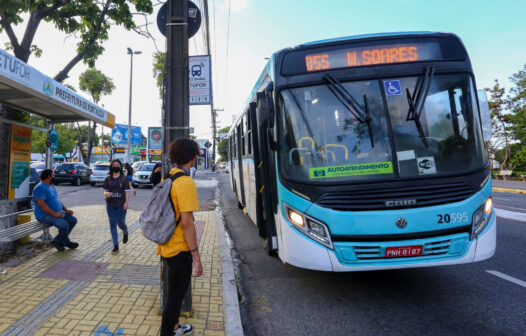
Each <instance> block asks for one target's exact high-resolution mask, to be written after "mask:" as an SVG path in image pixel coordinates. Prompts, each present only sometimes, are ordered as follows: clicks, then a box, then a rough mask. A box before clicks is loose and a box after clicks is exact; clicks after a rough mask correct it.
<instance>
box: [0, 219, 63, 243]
mask: <svg viewBox="0 0 526 336" xmlns="http://www.w3.org/2000/svg"><path fill="white" fill-rule="evenodd" d="M38 231H43V233H42V235H41V236H40V237H39V238H40V239H41V240H44V241H51V240H53V237H52V236H51V235H50V234H49V225H48V224H44V223H41V222H39V221H37V220H33V221H30V222H27V223H23V224H19V225H15V226H13V227H10V228H8V229H4V230H0V242H2V243H9V242H13V241H15V240H17V239H20V238H23V237H26V236H29V235H30V234H32V233H35V232H38Z"/></svg>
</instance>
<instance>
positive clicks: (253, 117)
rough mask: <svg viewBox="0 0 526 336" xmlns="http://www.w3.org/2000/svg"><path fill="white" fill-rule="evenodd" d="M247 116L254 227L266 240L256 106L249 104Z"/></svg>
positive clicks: (261, 163) (261, 164)
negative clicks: (250, 141) (253, 196)
mask: <svg viewBox="0 0 526 336" xmlns="http://www.w3.org/2000/svg"><path fill="white" fill-rule="evenodd" d="M248 115H249V118H250V121H251V125H252V134H251V136H252V153H253V155H254V175H255V178H256V181H255V184H256V188H255V189H256V221H255V222H256V225H257V227H258V229H259V236H260V237H263V238H266V237H267V234H266V232H267V229H266V226H265V225H266V224H265V214H264V213H263V189H262V188H263V185H264V183H263V172H262V170H261V168H262V167H263V161H262V160H261V154H260V149H259V148H260V145H259V132H260V130H259V127H258V122H257V120H258V119H257V104H256V103H254V102H252V103H250V106H249V110H248Z"/></svg>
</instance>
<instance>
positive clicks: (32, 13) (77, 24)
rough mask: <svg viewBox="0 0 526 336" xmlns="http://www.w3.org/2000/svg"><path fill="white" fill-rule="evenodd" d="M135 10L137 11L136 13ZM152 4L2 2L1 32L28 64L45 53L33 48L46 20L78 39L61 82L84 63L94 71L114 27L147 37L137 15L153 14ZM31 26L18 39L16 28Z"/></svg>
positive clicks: (134, 0)
mask: <svg viewBox="0 0 526 336" xmlns="http://www.w3.org/2000/svg"><path fill="white" fill-rule="evenodd" d="M132 7H134V9H132ZM152 11H153V5H152V1H151V0H100V1H91V0H31V1H27V0H2V1H0V13H2V15H1V17H0V32H3V31H5V32H6V33H7V35H8V37H9V40H10V47H11V48H12V50H13V51H14V53H15V56H16V57H17V58H19V59H21V60H22V61H24V62H27V61H28V59H29V57H30V56H31V55H35V56H37V57H39V56H40V55H41V54H42V50H41V49H40V48H39V47H38V46H37V45H34V44H33V39H34V37H35V34H36V31H37V30H38V27H39V26H40V23H41V21H42V20H44V21H46V22H50V23H52V24H53V25H54V26H55V28H57V29H58V30H60V31H62V32H64V33H65V34H68V35H71V36H75V37H76V38H77V39H78V43H77V56H75V58H73V60H72V61H71V62H73V63H71V62H70V63H69V64H68V65H67V66H66V67H65V68H64V69H63V71H61V72H60V73H59V74H58V75H57V78H56V79H57V80H58V81H62V80H64V79H65V78H67V73H68V72H69V70H71V68H72V67H73V66H74V65H75V64H76V63H78V62H79V61H80V60H83V61H84V63H86V64H88V65H89V66H90V67H93V66H94V65H95V61H96V60H97V58H98V57H99V56H100V55H101V54H102V52H103V51H104V47H103V43H104V42H105V41H106V40H107V39H108V34H109V29H110V27H111V26H113V25H118V26H121V27H124V28H125V29H127V30H131V29H134V30H136V31H138V32H139V33H142V34H143V35H147V34H146V33H145V32H144V31H143V28H142V27H137V25H136V24H135V22H134V15H136V14H139V15H140V14H151V13H152ZM27 16H29V19H27V26H26V29H25V31H24V33H23V38H22V39H18V38H17V37H16V34H15V33H14V30H15V29H14V28H13V26H17V25H19V24H21V23H23V22H24V18H27Z"/></svg>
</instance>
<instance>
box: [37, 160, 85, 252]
mask: <svg viewBox="0 0 526 336" xmlns="http://www.w3.org/2000/svg"><path fill="white" fill-rule="evenodd" d="M52 181H53V171H52V170H51V169H44V170H43V171H42V173H40V183H39V184H37V185H36V187H35V189H33V203H34V204H35V217H36V218H37V220H38V221H40V222H42V223H45V224H49V225H53V226H55V227H56V228H57V229H58V235H57V236H56V237H55V239H53V241H52V242H51V244H52V245H53V246H54V247H55V248H56V249H57V250H59V251H64V247H69V248H71V249H74V248H77V247H78V246H79V244H77V243H74V242H72V241H70V240H69V234H70V233H71V230H73V227H74V226H75V224H77V219H76V218H75V217H73V211H71V210H68V209H66V207H65V206H64V204H62V202H60V200H59V199H58V194H57V190H56V189H55V187H54V186H53V185H52Z"/></svg>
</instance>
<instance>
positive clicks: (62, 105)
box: [0, 50, 115, 199]
mask: <svg viewBox="0 0 526 336" xmlns="http://www.w3.org/2000/svg"><path fill="white" fill-rule="evenodd" d="M0 104H1V105H3V106H7V107H11V108H13V109H16V110H19V111H24V112H29V113H32V114H35V115H39V116H41V117H43V118H45V119H46V120H47V121H48V123H47V124H48V127H46V128H42V127H37V126H34V125H29V124H25V123H21V122H19V121H17V120H10V119H7V118H3V117H1V116H0V122H1V123H6V124H11V128H10V130H11V132H10V133H11V137H10V140H9V143H3V144H0V146H9V163H8V164H9V166H8V167H9V168H8V169H7V171H2V172H0V178H1V179H5V180H7V183H8V189H9V190H8V191H9V192H8V198H9V199H18V198H22V197H23V194H24V193H25V192H24V193H22V192H20V193H17V195H16V196H15V194H14V192H13V190H12V189H13V187H16V186H18V185H19V184H20V183H22V182H21V181H22V180H23V179H25V178H26V177H27V178H28V179H29V163H30V160H31V130H30V129H33V130H35V129H36V130H39V131H43V132H48V135H49V132H51V130H52V129H53V128H54V125H55V124H57V123H64V122H76V121H94V122H96V123H99V124H102V125H104V126H107V127H110V128H112V127H114V125H115V116H114V115H113V114H111V113H109V112H108V111H106V110H105V109H103V108H101V107H99V106H97V105H95V104H94V103H92V102H90V101H89V100H87V99H86V98H84V97H82V96H81V95H79V94H78V93H76V92H74V91H73V90H71V89H69V88H67V87H66V86H64V85H63V84H62V83H59V82H57V81H56V80H54V79H52V78H50V77H48V76H46V75H45V74H43V73H42V72H40V71H38V70H37V69H35V68H33V67H32V66H30V65H28V64H26V63H24V62H22V61H21V60H19V59H17V58H16V57H14V56H12V55H10V54H9V53H7V52H5V51H4V50H0ZM59 141H60V139H59ZM49 147H50V146H49V141H48V142H47V151H46V158H47V160H46V164H47V166H48V167H49V168H50V167H51V161H52V153H51V150H50V148H49ZM14 181H15V182H14ZM23 183H24V184H25V183H26V182H23ZM27 183H28V182H27Z"/></svg>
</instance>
